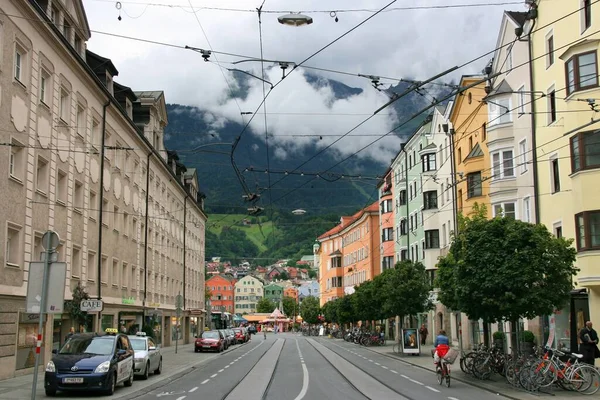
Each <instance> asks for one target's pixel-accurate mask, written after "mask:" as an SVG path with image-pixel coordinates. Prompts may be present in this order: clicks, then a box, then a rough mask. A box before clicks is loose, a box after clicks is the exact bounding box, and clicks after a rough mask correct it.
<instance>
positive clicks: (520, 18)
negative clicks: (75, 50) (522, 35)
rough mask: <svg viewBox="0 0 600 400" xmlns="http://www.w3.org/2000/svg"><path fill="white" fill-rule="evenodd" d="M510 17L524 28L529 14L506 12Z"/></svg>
mask: <svg viewBox="0 0 600 400" xmlns="http://www.w3.org/2000/svg"><path fill="white" fill-rule="evenodd" d="M506 15H508V16H509V17H510V18H511V19H512V20H513V21H515V23H516V24H517V25H520V26H523V25H525V22H526V21H527V13H526V12H522V11H506Z"/></svg>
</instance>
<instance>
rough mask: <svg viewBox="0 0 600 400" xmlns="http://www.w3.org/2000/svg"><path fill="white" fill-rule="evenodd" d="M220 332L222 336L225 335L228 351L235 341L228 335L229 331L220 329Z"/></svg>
mask: <svg viewBox="0 0 600 400" xmlns="http://www.w3.org/2000/svg"><path fill="white" fill-rule="evenodd" d="M219 332H220V333H221V335H223V338H225V346H224V347H225V350H227V349H228V348H229V346H231V345H233V344H234V343H233V341H232V340H231V338H230V337H229V334H228V333H227V329H219Z"/></svg>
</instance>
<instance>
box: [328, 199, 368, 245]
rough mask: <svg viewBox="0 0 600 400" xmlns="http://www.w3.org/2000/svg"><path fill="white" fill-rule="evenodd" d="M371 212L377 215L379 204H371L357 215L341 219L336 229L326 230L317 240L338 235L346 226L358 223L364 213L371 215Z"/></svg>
mask: <svg viewBox="0 0 600 400" xmlns="http://www.w3.org/2000/svg"><path fill="white" fill-rule="evenodd" d="M371 212H377V213H379V202H378V201H376V202H374V203H373V204H371V205H370V206H368V207H365V208H363V209H362V210H360V211H358V212H357V213H355V214H354V215H352V216H351V217H342V223H341V224H339V225H337V226H336V227H334V228H332V229H330V230H328V231H327V232H325V233H324V234H322V235H321V236H319V237H318V238H317V240H319V239H325V238H327V237H329V236H332V235H335V234H337V233H340V232H341V231H343V230H344V229H346V228H347V227H348V226H350V225H352V224H353V223H354V222H356V221H358V220H359V219H361V218H362V216H363V215H364V214H366V213H371Z"/></svg>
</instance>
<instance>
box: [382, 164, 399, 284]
mask: <svg viewBox="0 0 600 400" xmlns="http://www.w3.org/2000/svg"><path fill="white" fill-rule="evenodd" d="M393 177H394V174H393V170H392V169H391V168H389V169H388V170H387V171H386V173H385V174H384V178H383V179H382V180H381V182H379V187H378V191H379V230H380V235H381V244H380V245H379V252H380V253H381V255H380V257H381V260H380V262H379V273H382V272H383V271H385V270H386V269H390V268H393V267H394V265H395V257H394V255H395V254H396V246H395V243H396V242H395V240H394V237H397V236H395V235H394V222H395V216H394V214H395V213H394V211H395V208H394V206H393V203H394V196H393V192H394V187H393V180H394V179H393Z"/></svg>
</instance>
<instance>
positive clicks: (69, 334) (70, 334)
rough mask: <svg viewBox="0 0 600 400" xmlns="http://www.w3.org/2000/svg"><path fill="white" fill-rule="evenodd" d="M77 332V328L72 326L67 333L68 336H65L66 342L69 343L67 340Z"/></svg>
mask: <svg viewBox="0 0 600 400" xmlns="http://www.w3.org/2000/svg"><path fill="white" fill-rule="evenodd" d="M74 334H75V328H73V327H71V329H69V333H67V336H65V343H67V341H68V340H69V339H70V338H71V336H73V335H74Z"/></svg>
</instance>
